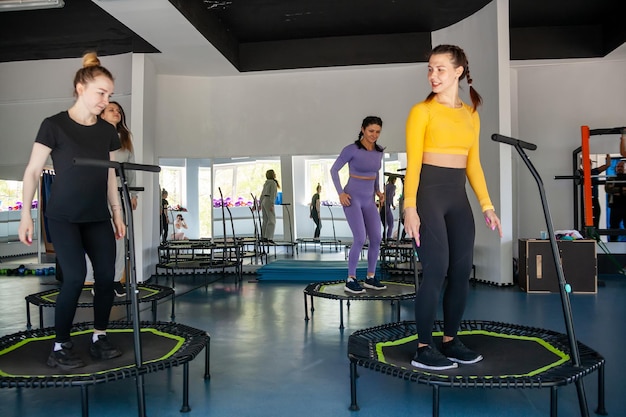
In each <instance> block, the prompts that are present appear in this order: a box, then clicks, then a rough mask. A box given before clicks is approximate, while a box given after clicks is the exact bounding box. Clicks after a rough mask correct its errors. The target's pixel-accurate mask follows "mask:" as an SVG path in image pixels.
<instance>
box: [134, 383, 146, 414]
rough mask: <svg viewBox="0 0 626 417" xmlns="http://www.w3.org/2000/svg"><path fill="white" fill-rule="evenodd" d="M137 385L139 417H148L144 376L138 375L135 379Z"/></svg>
mask: <svg viewBox="0 0 626 417" xmlns="http://www.w3.org/2000/svg"><path fill="white" fill-rule="evenodd" d="M135 382H136V385H137V413H138V414H139V417H146V393H145V391H144V385H143V375H137V378H135Z"/></svg>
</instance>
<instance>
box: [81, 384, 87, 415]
mask: <svg viewBox="0 0 626 417" xmlns="http://www.w3.org/2000/svg"><path fill="white" fill-rule="evenodd" d="M88 389H89V387H88V386H87V385H81V386H80V405H81V409H82V416H83V417H88V416H89V393H88Z"/></svg>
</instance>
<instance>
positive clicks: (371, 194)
mask: <svg viewBox="0 0 626 417" xmlns="http://www.w3.org/2000/svg"><path fill="white" fill-rule="evenodd" d="M382 127H383V121H382V120H381V118H380V117H376V116H368V117H366V118H365V119H363V123H362V124H361V131H360V132H359V138H358V139H357V140H356V141H355V142H354V143H351V144H350V145H348V146H346V147H345V148H343V150H342V151H341V153H340V154H339V157H337V160H336V161H335V163H334V164H333V166H332V167H331V168H330V175H331V177H332V179H333V184H334V185H335V188H336V189H337V194H338V195H339V201H340V202H341V205H342V206H343V211H344V213H345V215H346V220H347V222H348V225H349V226H350V230H351V231H352V235H353V242H352V247H351V248H350V253H349V255H348V278H347V280H346V286H345V287H344V290H345V291H347V292H351V293H354V294H360V293H363V292H365V288H369V289H372V290H384V289H385V288H387V287H386V286H385V285H383V284H381V283H380V281H379V280H378V278H377V277H376V276H375V272H376V262H377V261H378V253H379V252H380V241H381V224H380V216H379V214H378V209H377V208H376V202H375V195H377V196H378V198H379V200H380V203H381V204H382V203H383V202H384V201H385V195H384V194H383V193H382V192H380V187H379V179H378V172H379V171H380V167H381V163H382V159H383V148H382V147H381V146H380V145H378V144H377V143H376V141H377V140H378V137H379V136H380V131H381V130H382ZM345 164H348V168H349V170H350V178H349V179H348V183H347V184H346V186H345V187H342V186H341V181H340V180H339V170H340V169H341V168H342V167H343V166H344V165H345ZM367 238H369V247H368V250H367V277H366V279H365V281H364V283H363V287H365V288H363V287H362V286H361V285H360V284H359V282H358V281H357V278H356V267H357V263H358V261H359V256H360V254H361V249H362V248H363V245H364V244H365V240H366V239H367Z"/></svg>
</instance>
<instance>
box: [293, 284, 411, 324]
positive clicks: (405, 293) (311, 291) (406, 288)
mask: <svg viewBox="0 0 626 417" xmlns="http://www.w3.org/2000/svg"><path fill="white" fill-rule="evenodd" d="M382 283H383V284H385V285H386V286H387V289H385V290H367V291H366V292H364V293H362V294H352V293H349V292H346V291H344V289H343V288H344V286H345V285H346V282H345V280H341V281H329V282H317V283H313V284H309V285H308V286H307V287H306V288H305V289H304V320H306V321H308V320H309V307H308V300H307V295H308V296H309V297H310V298H311V315H313V311H315V307H314V305H313V297H321V298H330V299H332V300H339V328H340V329H343V328H344V326H343V302H344V300H345V301H347V304H348V308H349V307H350V301H351V300H358V301H370V300H383V301H391V307H392V310H393V307H394V304H395V305H396V318H397V320H398V321H400V301H402V300H409V299H412V298H415V285H414V284H407V283H403V282H394V281H382Z"/></svg>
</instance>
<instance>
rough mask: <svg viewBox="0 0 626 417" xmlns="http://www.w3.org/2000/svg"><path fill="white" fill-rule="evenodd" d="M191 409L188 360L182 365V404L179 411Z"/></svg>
mask: <svg viewBox="0 0 626 417" xmlns="http://www.w3.org/2000/svg"><path fill="white" fill-rule="evenodd" d="M190 411H191V407H189V362H185V364H184V365H183V406H182V407H181V408H180V412H181V413H188V412H190Z"/></svg>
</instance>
